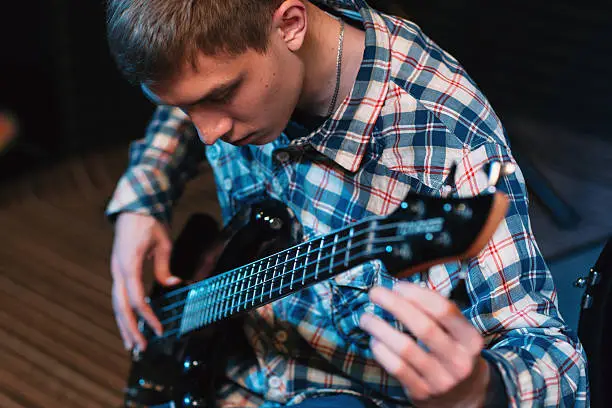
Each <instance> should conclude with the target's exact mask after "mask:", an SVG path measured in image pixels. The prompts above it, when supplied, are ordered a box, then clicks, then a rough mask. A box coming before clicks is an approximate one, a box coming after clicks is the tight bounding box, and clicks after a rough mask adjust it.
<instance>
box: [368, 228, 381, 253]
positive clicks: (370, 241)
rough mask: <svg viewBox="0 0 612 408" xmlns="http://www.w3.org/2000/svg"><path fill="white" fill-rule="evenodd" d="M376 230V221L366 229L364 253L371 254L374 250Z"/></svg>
mask: <svg viewBox="0 0 612 408" xmlns="http://www.w3.org/2000/svg"><path fill="white" fill-rule="evenodd" d="M376 228H378V221H377V220H373V221H371V222H370V225H369V227H368V229H369V231H368V244H367V245H366V252H368V253H372V252H373V250H374V240H375V239H376V232H375V231H376Z"/></svg>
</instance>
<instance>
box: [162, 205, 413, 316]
mask: <svg viewBox="0 0 612 408" xmlns="http://www.w3.org/2000/svg"><path fill="white" fill-rule="evenodd" d="M380 219H381V218H374V217H371V219H369V220H368V221H363V222H360V223H359V224H357V225H354V226H352V227H350V228H349V227H347V228H343V229H340V230H337V231H336V232H330V233H328V234H326V235H325V236H324V237H319V238H314V239H312V240H310V241H306V242H302V243H300V244H297V245H295V246H293V247H291V248H287V249H284V250H282V251H280V252H278V253H276V254H272V255H269V256H266V257H264V258H262V259H259V260H256V261H253V262H251V263H249V264H246V265H243V266H241V267H238V268H235V269H232V270H229V271H227V272H223V273H221V274H219V275H216V276H212V277H210V278H207V279H204V280H203V281H201V282H196V283H193V284H191V285H188V286H185V287H182V288H179V289H175V290H173V291H171V292H168V293H166V294H164V295H163V296H161V297H160V298H158V299H155V300H153V302H152V305H153V306H158V305H156V303H157V304H159V303H161V302H163V301H167V300H169V299H170V298H172V297H175V296H178V295H180V294H182V293H184V292H187V291H190V290H192V289H199V288H200V287H202V286H205V285H207V286H208V285H214V284H215V283H216V282H217V281H219V280H222V279H224V278H227V277H228V275H230V274H232V273H238V272H239V271H244V270H247V269H248V268H249V267H250V268H251V270H252V273H250V274H249V275H245V276H243V277H242V278H240V279H241V280H246V279H250V278H252V277H253V276H255V275H256V274H259V273H260V272H266V273H267V272H268V271H269V270H270V269H275V268H277V267H278V266H280V265H283V264H286V263H288V262H291V261H293V259H291V260H289V261H284V262H283V263H281V264H277V265H275V266H274V267H272V268H266V269H264V270H261V271H255V267H256V266H257V265H258V264H259V263H263V262H264V261H266V260H270V259H272V258H274V257H277V258H278V257H280V256H281V255H285V254H289V253H290V252H291V251H294V250H298V249H301V248H303V247H304V246H307V245H308V244H312V243H313V242H317V241H321V240H324V239H325V238H326V237H331V236H334V235H338V234H340V233H343V232H348V231H349V230H350V229H351V228H354V229H358V228H359V227H364V228H362V229H361V230H359V231H358V233H359V234H361V233H363V232H368V233H370V232H372V228H376V229H377V230H378V231H381V232H384V231H387V230H389V229H392V228H395V227H396V226H398V225H401V224H402V223H405V222H414V221H403V222H394V223H389V224H383V225H382V226H376V227H372V225H371V223H372V222H373V221H379V220H380ZM383 220H384V218H383ZM416 221H420V220H416ZM368 223H369V224H370V225H366V224H368ZM401 239H402V238H401V237H399V238H398V240H401ZM345 240H346V237H343V238H341V241H337V242H344V241H345ZM333 245H334V243H333V241H329V242H328V243H327V244H326V246H325V247H323V248H325V249H327V248H329V247H331V246H333ZM323 248H316V249H315V250H320V249H323ZM310 252H312V251H310ZM289 272H291V270H290V271H289ZM234 283H236V282H230V283H228V284H223V285H222V286H221V287H219V288H218V289H224V288H226V287H227V286H230V285H232V284H234Z"/></svg>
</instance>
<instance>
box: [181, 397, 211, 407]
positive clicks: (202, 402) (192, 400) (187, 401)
mask: <svg viewBox="0 0 612 408" xmlns="http://www.w3.org/2000/svg"><path fill="white" fill-rule="evenodd" d="M205 406H206V399H205V398H203V397H196V396H194V395H192V394H186V395H185V397H184V398H183V408H189V407H205Z"/></svg>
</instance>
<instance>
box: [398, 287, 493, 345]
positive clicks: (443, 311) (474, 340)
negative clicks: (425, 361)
mask: <svg viewBox="0 0 612 408" xmlns="http://www.w3.org/2000/svg"><path fill="white" fill-rule="evenodd" d="M395 290H396V291H397V292H399V293H400V294H401V295H402V296H403V297H404V298H406V299H408V300H409V301H410V302H411V303H412V304H413V305H415V306H416V307H418V308H419V309H420V310H422V311H423V312H424V313H426V314H428V315H429V316H431V317H432V318H433V319H434V320H435V321H437V322H439V324H440V325H441V326H442V327H443V328H444V329H445V330H446V331H447V332H448V333H449V334H450V335H451V337H453V338H454V339H455V340H456V341H457V343H459V344H461V345H462V346H464V347H466V348H467V351H468V353H470V354H472V355H476V354H479V353H480V351H481V350H482V348H483V347H484V339H483V338H482V335H481V334H480V333H479V332H478V330H476V328H475V327H474V326H473V325H472V324H471V323H470V322H469V321H468V320H467V319H466V318H465V316H463V314H462V313H461V310H459V308H458V307H457V306H456V305H455V304H454V303H453V302H452V301H450V300H449V299H447V298H446V297H444V296H442V295H441V294H439V293H438V292H436V291H433V290H430V289H427V288H423V287H420V286H418V285H415V284H411V283H408V282H400V283H398V284H397V285H396V287H395Z"/></svg>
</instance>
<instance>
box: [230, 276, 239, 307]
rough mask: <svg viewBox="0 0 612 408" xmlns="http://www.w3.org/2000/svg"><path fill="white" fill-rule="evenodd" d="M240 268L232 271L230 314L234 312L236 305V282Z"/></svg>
mask: <svg viewBox="0 0 612 408" xmlns="http://www.w3.org/2000/svg"><path fill="white" fill-rule="evenodd" d="M239 277H240V269H238V270H237V271H236V272H234V273H232V303H231V305H230V314H233V313H234V311H235V310H234V308H235V307H236V286H237V285H236V282H237V281H238V280H239V279H240V278H239Z"/></svg>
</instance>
